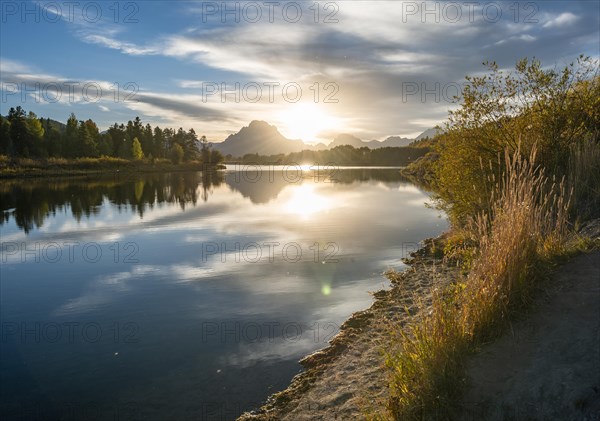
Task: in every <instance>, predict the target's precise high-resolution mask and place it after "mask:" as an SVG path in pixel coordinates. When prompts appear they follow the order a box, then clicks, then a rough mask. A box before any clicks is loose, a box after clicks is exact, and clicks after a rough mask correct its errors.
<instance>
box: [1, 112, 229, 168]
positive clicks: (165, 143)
mask: <svg viewBox="0 0 600 421" xmlns="http://www.w3.org/2000/svg"><path fill="white" fill-rule="evenodd" d="M0 154H2V155H7V156H9V157H11V158H41V159H44V158H68V159H74V158H98V157H102V156H107V157H115V158H123V159H130V160H142V159H148V160H151V161H154V160H155V159H169V160H171V161H172V162H173V163H176V164H178V163H181V162H189V161H197V160H201V161H202V162H205V163H213V164H218V163H219V162H221V161H222V160H223V156H222V155H221V153H220V152H219V151H216V150H212V149H211V148H210V146H209V144H208V141H207V140H206V137H205V136H202V137H200V138H198V135H197V134H196V132H195V131H194V129H189V130H188V131H185V130H183V128H179V129H178V130H175V129H172V128H165V129H162V128H160V127H159V126H156V127H152V126H151V125H150V124H146V125H144V124H143V123H142V121H141V120H140V118H139V117H136V118H135V119H134V120H133V121H132V120H129V121H128V122H127V124H117V123H115V124H114V125H112V126H111V127H110V128H109V129H108V130H106V131H105V132H102V133H101V132H100V130H99V129H98V126H97V125H96V123H95V122H94V121H93V120H91V119H88V120H85V121H84V120H78V119H77V117H76V116H75V114H71V115H70V117H69V119H68V120H67V124H66V125H64V124H61V123H59V122H56V121H54V120H51V119H49V118H38V116H37V115H36V114H35V113H33V112H31V111H30V112H29V113H27V112H26V111H25V110H24V109H23V108H22V107H21V106H18V107H16V108H11V109H10V110H9V112H8V115H7V116H6V117H4V116H0Z"/></svg>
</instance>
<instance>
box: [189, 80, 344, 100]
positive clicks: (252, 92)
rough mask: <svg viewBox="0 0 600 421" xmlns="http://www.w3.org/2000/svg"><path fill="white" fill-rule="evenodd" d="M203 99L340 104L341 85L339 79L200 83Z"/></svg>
mask: <svg viewBox="0 0 600 421" xmlns="http://www.w3.org/2000/svg"><path fill="white" fill-rule="evenodd" d="M200 90H201V95H202V102H203V103H207V102H221V103H223V104H226V103H234V104H239V103H242V102H245V103H251V104H255V103H258V102H265V103H266V102H268V103H269V104H273V103H275V102H279V101H284V102H287V103H289V104H295V103H297V102H300V101H301V100H302V99H305V100H306V99H307V98H308V99H309V100H311V101H312V102H314V103H315V104H316V103H323V104H337V103H339V98H338V97H337V95H338V93H339V91H340V87H339V85H338V84H337V83H335V82H325V83H320V82H314V83H312V84H310V85H302V84H300V83H298V82H269V81H265V82H247V83H243V84H242V83H241V82H234V83H227V82H202V83H201V84H200Z"/></svg>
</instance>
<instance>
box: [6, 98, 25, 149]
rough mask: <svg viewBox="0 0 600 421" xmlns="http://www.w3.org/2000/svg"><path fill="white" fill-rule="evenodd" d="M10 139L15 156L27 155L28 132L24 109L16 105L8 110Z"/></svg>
mask: <svg viewBox="0 0 600 421" xmlns="http://www.w3.org/2000/svg"><path fill="white" fill-rule="evenodd" d="M8 121H9V123H10V130H9V133H10V140H11V143H12V148H13V152H14V155H15V156H29V144H28V142H29V133H28V130H27V122H26V119H25V110H23V108H21V106H18V107H17V108H16V109H15V108H11V109H10V110H9V111H8Z"/></svg>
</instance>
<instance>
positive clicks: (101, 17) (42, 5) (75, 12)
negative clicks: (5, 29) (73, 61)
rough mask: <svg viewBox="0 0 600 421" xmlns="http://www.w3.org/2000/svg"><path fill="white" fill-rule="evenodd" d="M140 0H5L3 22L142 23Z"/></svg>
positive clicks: (0, 8) (1, 9)
mask: <svg viewBox="0 0 600 421" xmlns="http://www.w3.org/2000/svg"><path fill="white" fill-rule="evenodd" d="M140 3H143V2H137V1H125V2H119V1H106V2H105V1H2V2H0V11H1V13H2V23H8V22H13V21H16V22H20V23H57V22H59V21H61V20H62V21H64V22H69V23H73V22H84V23H86V24H93V23H98V22H101V21H106V22H112V23H119V24H123V23H125V24H135V23H139V12H140V6H139V5H140Z"/></svg>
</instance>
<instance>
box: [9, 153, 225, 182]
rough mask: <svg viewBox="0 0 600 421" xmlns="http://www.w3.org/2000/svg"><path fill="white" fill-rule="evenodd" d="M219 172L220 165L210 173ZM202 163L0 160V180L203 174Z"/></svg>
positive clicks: (163, 160)
mask: <svg viewBox="0 0 600 421" xmlns="http://www.w3.org/2000/svg"><path fill="white" fill-rule="evenodd" d="M212 168H214V169H222V168H224V167H223V166H222V165H216V166H212V167H211V169H212ZM202 170H203V165H202V163H201V162H198V161H192V162H182V163H179V164H174V163H172V162H171V161H169V160H166V159H157V160H154V161H151V160H139V161H135V160H127V159H120V158H110V157H103V158H77V159H69V160H67V159H62V158H49V159H39V160H34V159H26V158H18V159H16V160H9V159H8V158H7V157H5V156H2V157H0V179H14V178H35V177H84V176H91V175H100V174H115V173H120V174H136V173H156V172H161V173H162V172H177V171H202Z"/></svg>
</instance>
